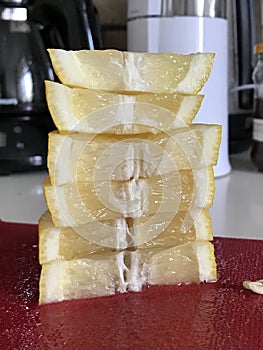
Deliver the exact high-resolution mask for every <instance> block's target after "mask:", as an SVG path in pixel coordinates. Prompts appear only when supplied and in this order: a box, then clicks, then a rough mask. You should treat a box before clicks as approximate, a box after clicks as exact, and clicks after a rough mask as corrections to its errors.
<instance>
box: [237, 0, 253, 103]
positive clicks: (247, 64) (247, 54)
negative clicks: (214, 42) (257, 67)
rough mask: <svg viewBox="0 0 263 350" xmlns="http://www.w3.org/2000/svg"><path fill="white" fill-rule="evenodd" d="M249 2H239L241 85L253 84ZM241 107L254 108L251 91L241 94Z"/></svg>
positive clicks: (239, 97) (242, 0) (238, 0)
mask: <svg viewBox="0 0 263 350" xmlns="http://www.w3.org/2000/svg"><path fill="white" fill-rule="evenodd" d="M249 5H251V4H249V2H248V1H244V0H237V30H238V38H240V39H241V40H238V56H239V62H240V64H239V85H245V84H249V83H250V82H251V73H252V62H251V51H252V47H251V25H252V23H251V13H250V7H249ZM238 99H239V106H240V108H242V109H250V108H251V107H252V95H251V91H240V92H239V96H238Z"/></svg>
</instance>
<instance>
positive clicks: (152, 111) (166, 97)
mask: <svg viewBox="0 0 263 350" xmlns="http://www.w3.org/2000/svg"><path fill="white" fill-rule="evenodd" d="M46 97H47V102H48V107H49V111H50V113H51V116H52V118H53V121H54V123H55V125H56V126H57V128H58V130H60V131H63V130H64V131H76V132H85V133H93V134H98V133H112V134H139V133H147V132H152V133H157V132H160V131H170V130H173V129H174V128H179V127H185V126H188V125H190V124H191V122H192V121H193V119H194V117H195V115H196V114H197V112H198V110H199V108H200V105H201V102H202V99H203V96H202V95H180V94H151V93H134V94H133V95H128V94H120V93H113V92H107V91H102V90H91V89H79V88H69V87H67V86H64V85H62V84H58V83H54V82H51V81H46Z"/></svg>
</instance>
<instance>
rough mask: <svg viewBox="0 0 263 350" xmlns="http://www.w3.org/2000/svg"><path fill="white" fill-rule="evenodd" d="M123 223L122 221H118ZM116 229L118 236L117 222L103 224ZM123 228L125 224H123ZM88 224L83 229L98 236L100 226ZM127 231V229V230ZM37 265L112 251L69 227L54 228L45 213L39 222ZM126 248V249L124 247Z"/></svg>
mask: <svg viewBox="0 0 263 350" xmlns="http://www.w3.org/2000/svg"><path fill="white" fill-rule="evenodd" d="M119 221H123V219H119ZM105 223H106V224H107V225H110V226H112V227H114V228H115V229H116V237H117V236H118V228H119V227H118V226H119V225H118V224H119V223H118V221H117V220H116V221H115V222H113V220H112V222H109V221H108V222H105ZM124 224H125V226H127V225H126V222H125V223H124ZM97 226H98V229H96V225H94V224H89V225H86V227H85V229H86V230H89V231H91V230H92V231H93V232H94V234H100V233H101V231H99V229H100V228H101V225H97ZM127 229H128V228H127ZM38 235H39V263H40V264H44V263H47V262H50V261H52V260H71V259H76V258H77V259H79V258H87V257H88V256H89V255H93V254H101V253H103V252H109V251H112V249H108V248H107V247H105V246H102V245H99V244H95V243H93V242H92V241H88V240H86V239H84V238H83V237H82V236H80V235H79V234H78V232H77V231H75V230H74V229H73V228H71V227H56V226H55V225H54V224H53V221H52V219H51V215H50V212H49V211H46V212H45V213H44V214H43V215H42V216H41V218H40V220H39V228H38ZM125 248H126V247H125Z"/></svg>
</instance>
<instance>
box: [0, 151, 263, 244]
mask: <svg viewBox="0 0 263 350" xmlns="http://www.w3.org/2000/svg"><path fill="white" fill-rule="evenodd" d="M231 164H232V171H231V173H230V174H229V175H226V176H224V177H221V178H217V179H216V193H215V199H214V205H213V207H212V209H211V217H212V224H213V231H214V235H215V236H220V237H236V238H250V239H263V173H259V172H257V171H256V170H255V169H254V167H253V166H252V164H251V162H250V161H249V159H248V156H247V154H239V155H235V156H232V157H231ZM46 175H47V172H46V171H41V172H36V173H24V174H11V175H9V176H1V177H0V198H1V200H0V218H1V219H2V220H4V221H11V222H21V223H37V222H38V219H39V217H40V215H41V214H42V213H43V212H44V211H45V210H46V203H45V199H44V195H43V190H42V182H43V179H44V178H45V176H46Z"/></svg>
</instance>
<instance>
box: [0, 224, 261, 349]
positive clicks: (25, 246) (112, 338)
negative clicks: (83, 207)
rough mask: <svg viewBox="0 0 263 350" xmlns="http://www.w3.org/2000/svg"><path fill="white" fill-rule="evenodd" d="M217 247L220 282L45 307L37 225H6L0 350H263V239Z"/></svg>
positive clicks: (0, 267) (0, 258) (0, 266)
mask: <svg viewBox="0 0 263 350" xmlns="http://www.w3.org/2000/svg"><path fill="white" fill-rule="evenodd" d="M214 243H215V249H216V257H217V262H218V272H219V281H218V282H217V283H213V284H203V285H199V286H197V285H189V286H162V287H151V288H149V289H148V290H146V291H144V292H142V293H129V294H121V295H115V296H110V297H104V298H97V299H96V298H95V299H87V300H80V301H70V302H63V303H58V304H53V305H43V306H40V307H39V306H38V281H39V273H40V267H39V265H38V261H37V254H38V246H37V226H36V225H26V224H23V225H21V224H10V223H4V222H0V349H1V350H9V349H12V350H16V349H21V350H25V349H33V350H42V349H57V350H59V349H63V350H74V349H76V350H82V349H85V350H87V349H92V350H93V349H94V350H100V349H107V350H109V349H118V350H119V349H136V350H137V349H146V350H148V349H162V350H164V349H180V350H184V349H186V350H191V349H195V350H197V349H202V350H206V349H207V350H208V349H209V350H217V349H220V350H221V349H222V350H232V349H233V350H238V349H241V350H243V349H244V350H250V349H251V350H252V349H253V350H262V349H263V340H262V339H263V296H262V295H256V294H253V293H252V292H250V291H247V290H244V289H243V287H242V281H243V280H247V279H249V280H256V279H260V278H263V241H254V240H240V239H227V238H216V239H215V241H214Z"/></svg>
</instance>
